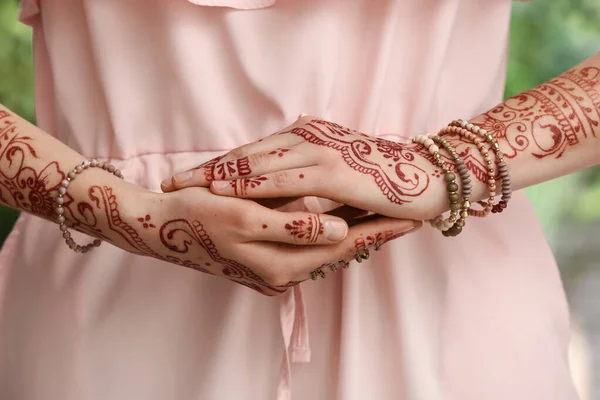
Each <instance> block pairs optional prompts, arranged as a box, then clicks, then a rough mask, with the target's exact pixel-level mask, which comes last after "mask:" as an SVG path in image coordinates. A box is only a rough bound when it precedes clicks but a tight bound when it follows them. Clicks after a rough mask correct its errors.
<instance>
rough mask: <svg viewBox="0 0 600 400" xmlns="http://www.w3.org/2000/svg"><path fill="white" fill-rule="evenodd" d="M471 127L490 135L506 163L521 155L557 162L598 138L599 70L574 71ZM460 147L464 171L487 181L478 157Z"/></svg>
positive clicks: (482, 117)
mask: <svg viewBox="0 0 600 400" xmlns="http://www.w3.org/2000/svg"><path fill="white" fill-rule="evenodd" d="M470 122H472V123H473V124H475V125H478V126H480V127H481V128H484V129H486V130H487V131H488V132H489V133H490V134H491V135H492V136H494V137H495V138H496V139H497V140H498V142H499V144H500V148H501V150H502V151H503V153H504V154H505V156H506V157H507V158H509V159H514V158H516V157H518V156H520V155H521V154H525V153H526V154H529V155H531V156H532V157H535V158H536V159H544V158H549V157H554V158H556V159H558V158H561V157H562V156H563V155H564V154H565V152H566V151H567V150H568V149H569V148H571V147H574V146H577V145H579V144H581V142H582V141H584V140H588V139H592V138H596V137H597V136H598V133H597V132H598V127H599V124H600V69H599V68H597V67H583V68H582V67H576V68H573V69H571V70H569V71H567V72H565V73H564V74H562V75H560V76H558V77H557V78H554V79H552V80H550V81H549V82H546V83H543V84H541V85H539V86H537V87H535V88H533V89H530V90H528V91H526V92H524V93H521V94H518V95H516V96H514V97H511V98H510V99H508V100H506V101H505V102H504V103H502V104H500V105H499V106H497V107H495V108H494V109H492V110H490V111H488V112H486V113H484V114H481V115H480V116H478V117H476V118H474V119H473V120H471V121H470ZM456 143H460V141H458V142H456V141H455V142H453V144H456ZM459 146H460V149H459V153H460V154H461V157H463V158H466V159H465V162H466V164H467V166H468V167H469V168H470V170H471V171H473V172H474V174H475V176H476V177H477V179H479V180H480V181H485V180H486V179H487V175H486V174H485V167H484V164H483V163H482V162H481V161H480V157H477V155H476V154H471V153H470V152H471V151H472V149H471V148H467V146H466V145H465V143H464V142H463V143H460V144H459Z"/></svg>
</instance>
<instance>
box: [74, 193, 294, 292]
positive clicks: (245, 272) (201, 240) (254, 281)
mask: <svg viewBox="0 0 600 400" xmlns="http://www.w3.org/2000/svg"><path fill="white" fill-rule="evenodd" d="M88 194H89V198H90V200H91V204H90V203H89V202H86V201H82V202H80V204H86V206H84V207H81V208H82V209H85V210H90V211H91V212H92V213H96V212H98V213H102V214H104V217H105V218H106V221H107V222H108V227H109V228H108V229H109V230H110V232H111V233H114V234H117V235H119V236H120V237H121V238H123V240H125V242H127V243H128V244H129V245H130V247H131V248H132V249H133V251H132V252H134V253H137V254H140V255H145V256H150V257H154V258H157V259H159V260H163V261H167V262H170V263H173V264H177V265H180V266H183V267H186V268H191V269H195V270H198V271H201V272H204V273H208V274H212V275H223V276H225V277H227V278H228V279H230V280H232V281H235V282H236V283H239V284H242V285H244V286H247V287H250V288H252V289H254V290H256V291H258V292H260V293H263V294H268V293H267V290H270V291H272V292H277V293H282V292H284V291H285V290H286V288H287V287H288V285H289V284H288V285H286V286H273V285H269V284H268V283H266V282H265V281H264V280H263V279H262V278H261V277H260V276H258V275H257V274H256V273H255V272H254V271H252V269H250V268H249V267H247V266H245V265H242V264H241V263H239V262H237V261H235V260H230V259H227V258H224V257H222V256H221V254H220V253H219V252H218V250H217V247H216V245H215V244H214V242H213V241H212V239H211V238H210V236H209V235H208V233H207V232H206V230H205V229H204V227H203V225H202V223H201V222H200V221H197V220H187V219H183V218H180V219H172V220H169V221H166V222H165V223H163V224H162V225H161V227H160V229H159V231H158V238H159V239H160V242H161V243H162V244H163V245H164V246H165V248H166V249H168V250H169V251H170V252H172V253H177V255H174V254H168V255H162V254H159V253H158V252H156V251H155V250H153V249H152V248H151V247H150V246H149V245H148V244H147V243H146V242H145V240H144V239H143V238H142V237H141V236H140V234H139V232H138V231H137V230H136V229H135V228H134V227H133V226H131V225H130V224H129V223H128V222H126V221H124V220H123V219H122V217H121V213H120V210H119V203H118V201H117V196H116V195H115V194H114V192H113V189H112V188H110V187H107V186H102V187H101V186H92V187H90V188H89V190H88ZM78 208H79V207H78ZM141 219H142V220H144V221H149V220H150V219H151V216H150V215H147V216H146V217H144V218H141ZM89 220H90V219H89V218H87V219H86V220H85V221H84V220H82V219H81V218H79V219H76V221H78V224H77V227H78V228H79V229H80V230H82V231H87V232H88V233H90V234H94V235H95V236H99V237H101V238H106V237H107V235H108V233H107V232H103V231H102V230H100V229H99V228H98V226H97V224H95V223H94V224H93V225H92V224H90V223H89V222H88V221H89ZM96 220H97V218H94V221H96ZM138 221H139V219H138ZM111 236H112V235H111ZM199 254H200V255H206V256H207V258H205V259H203V258H202V256H199ZM184 256H186V257H184ZM199 257H200V260H198V258H199ZM210 261H212V263H211V262H210ZM215 264H216V265H219V266H220V268H221V270H220V274H218V273H216V271H215V270H214V267H215ZM208 267H213V268H211V269H209V268H208Z"/></svg>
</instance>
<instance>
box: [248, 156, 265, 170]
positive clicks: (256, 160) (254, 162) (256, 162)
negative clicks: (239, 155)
mask: <svg viewBox="0 0 600 400" xmlns="http://www.w3.org/2000/svg"><path fill="white" fill-rule="evenodd" d="M264 162H265V156H264V155H263V154H260V153H254V154H250V155H249V156H248V163H249V164H250V165H251V166H253V167H257V166H260V165H263V163H264Z"/></svg>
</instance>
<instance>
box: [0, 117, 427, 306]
mask: <svg viewBox="0 0 600 400" xmlns="http://www.w3.org/2000/svg"><path fill="white" fill-rule="evenodd" d="M84 160H85V158H84V157H83V156H81V155H80V154H78V153H77V152H75V151H73V150H72V149H70V148H69V147H67V146H65V145H64V144H62V143H61V142H59V141H58V140H56V139H54V138H53V137H51V136H50V135H48V134H46V133H44V132H43V131H41V130H40V129H38V128H36V127H35V126H33V125H31V124H29V123H28V122H26V121H25V120H23V119H22V118H20V117H18V116H17V115H15V114H13V113H11V112H10V111H9V110H8V109H6V108H4V107H2V106H0V204H3V205H6V206H9V207H12V208H15V209H19V210H21V211H24V212H28V213H31V214H34V215H37V216H39V217H41V218H45V219H47V220H52V221H54V220H56V215H55V204H54V199H55V197H56V194H57V189H58V188H59V185H60V183H61V181H62V180H64V179H65V177H66V176H67V173H68V172H69V171H71V170H72V169H73V168H74V167H75V166H76V165H78V164H81V162H82V161H84ZM236 165H238V166H239V165H241V164H240V163H238V164H236ZM236 172H238V173H239V172H243V168H239V167H238V168H237V169H236ZM250 182H251V181H249V183H248V185H247V186H248V188H250V189H249V190H252V189H253V188H254V187H257V186H256V185H255V186H254V187H253V186H252V184H251V183H250ZM64 199H65V200H64V203H63V209H64V214H63V216H64V217H65V218H66V221H67V225H69V226H70V227H71V228H72V229H76V230H78V231H81V232H84V233H86V234H88V235H90V236H92V237H95V238H100V239H102V240H104V241H107V242H109V243H112V244H113V245H115V246H117V247H120V248H121V249H123V250H125V251H129V252H132V253H135V254H139V255H141V256H147V257H152V258H156V259H159V260H162V261H165V267H166V266H167V265H168V264H167V263H170V264H172V265H177V266H181V267H186V268H192V269H194V270H197V271H200V272H203V273H207V274H212V275H216V276H220V277H223V278H226V279H229V280H231V281H233V282H236V283H239V284H241V285H245V286H248V287H250V288H251V289H253V290H256V291H257V292H259V293H262V294H265V295H276V294H278V293H282V292H284V291H286V290H287V288H288V287H290V286H293V285H296V284H298V283H299V282H301V281H303V280H305V279H308V278H309V277H310V272H311V271H313V270H314V269H315V268H318V267H321V266H323V265H328V264H330V263H337V262H340V261H342V260H345V261H349V260H352V259H353V258H354V255H355V253H356V245H355V242H356V240H358V239H359V238H361V237H366V236H376V235H380V239H381V242H380V244H383V243H384V242H385V241H389V240H392V239H393V238H396V237H399V236H401V235H402V234H404V233H407V232H409V231H411V230H414V229H416V228H418V227H419V226H420V223H419V222H415V221H408V220H395V219H391V218H385V217H378V218H370V219H368V220H364V222H362V223H359V224H356V222H357V221H358V220H356V218H357V217H361V216H362V215H363V213H361V212H357V211H356V210H355V209H352V208H340V209H337V210H334V211H333V212H332V213H331V214H315V213H308V212H290V213H284V212H280V211H276V210H273V209H271V208H268V207H266V206H264V205H261V204H258V203H257V202H254V201H250V200H244V199H236V198H225V197H220V196H215V195H214V194H212V193H211V192H210V191H209V190H208V189H206V188H189V189H185V190H181V191H177V192H175V193H169V194H162V193H154V192H151V191H149V190H147V189H145V188H143V187H140V186H136V185H133V184H130V183H127V182H126V181H124V180H122V179H119V178H118V177H116V176H114V175H113V174H110V173H108V172H107V171H104V170H102V169H100V168H89V169H86V170H84V171H83V172H82V173H81V174H78V175H77V176H76V178H75V179H74V180H73V181H71V183H70V184H69V186H68V192H67V194H66V195H65V197H64ZM285 202H286V201H285V200H284V201H282V200H281V199H279V200H277V199H276V200H275V201H273V202H271V203H272V204H271V205H279V204H284V203H285ZM343 218H349V219H353V218H354V221H353V222H352V223H351V224H352V225H353V226H352V227H350V228H349V227H348V224H347V223H346V221H345V220H344V219H343ZM336 226H337V228H336ZM60 234H61V233H60V231H59V229H58V226H57V227H56V235H60ZM96 251H98V250H96ZM81 257H86V256H85V255H81Z"/></svg>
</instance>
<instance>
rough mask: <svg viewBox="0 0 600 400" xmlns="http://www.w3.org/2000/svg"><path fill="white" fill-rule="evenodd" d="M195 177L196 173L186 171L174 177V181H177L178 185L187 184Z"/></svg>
mask: <svg viewBox="0 0 600 400" xmlns="http://www.w3.org/2000/svg"><path fill="white" fill-rule="evenodd" d="M192 176H194V171H184V172H180V173H178V174H175V175H174V176H173V179H174V180H176V181H177V183H185V182H186V181H189V180H190V179H192Z"/></svg>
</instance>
